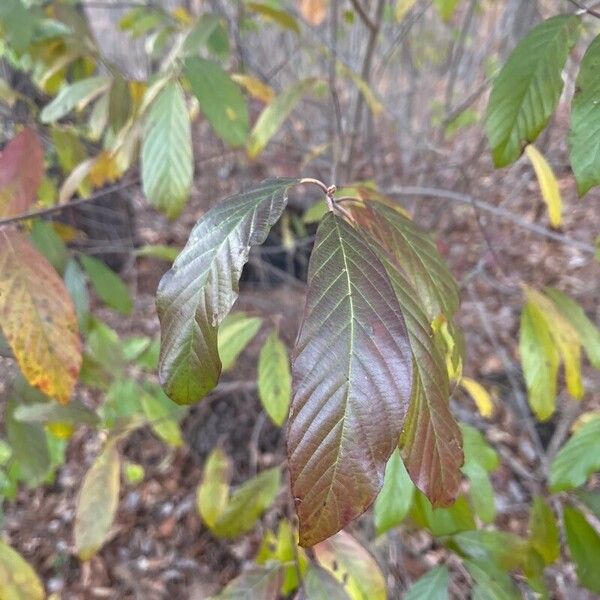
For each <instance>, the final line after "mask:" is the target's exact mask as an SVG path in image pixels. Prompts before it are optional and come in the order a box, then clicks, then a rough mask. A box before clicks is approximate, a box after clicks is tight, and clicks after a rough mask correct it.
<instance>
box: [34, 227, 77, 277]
mask: <svg viewBox="0 0 600 600" xmlns="http://www.w3.org/2000/svg"><path fill="white" fill-rule="evenodd" d="M31 241H32V242H33V245H34V246H35V247H36V248H37V249H38V250H39V251H40V252H41V253H42V254H43V255H44V257H45V258H46V260H47V261H48V262H49V263H50V264H51V265H52V266H53V267H54V268H55V269H56V270H57V271H58V272H59V273H64V270H65V267H66V266H67V262H68V260H69V253H68V251H67V247H66V246H65V244H64V242H63V241H62V240H61V239H60V236H59V235H58V233H56V231H55V229H54V227H52V225H51V223H48V222H47V221H40V220H39V219H36V220H35V221H34V222H33V226H32V228H31Z"/></svg>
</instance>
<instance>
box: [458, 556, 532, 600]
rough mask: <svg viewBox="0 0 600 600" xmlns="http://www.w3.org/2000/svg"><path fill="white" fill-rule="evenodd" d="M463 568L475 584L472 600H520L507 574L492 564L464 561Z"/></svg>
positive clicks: (520, 596) (519, 595)
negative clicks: (465, 568) (464, 567)
mask: <svg viewBox="0 0 600 600" xmlns="http://www.w3.org/2000/svg"><path fill="white" fill-rule="evenodd" d="M465 566H466V567H467V570H468V571H469V574H470V575H471V577H472V578H473V581H474V583H475V585H474V587H473V600H521V598H522V595H521V594H520V593H519V592H517V590H516V589H515V586H514V584H513V582H512V581H511V579H510V576H509V575H508V573H506V572H504V571H502V570H501V569H499V568H498V567H496V566H495V565H494V564H493V563H492V564H490V563H485V562H482V563H479V562H476V561H472V560H466V561H465Z"/></svg>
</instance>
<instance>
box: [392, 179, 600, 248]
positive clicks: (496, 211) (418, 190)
mask: <svg viewBox="0 0 600 600" xmlns="http://www.w3.org/2000/svg"><path fill="white" fill-rule="evenodd" d="M385 193H386V194H387V195H388V196H428V197H430V198H443V199H445V200H452V201H454V202H459V203H460V204H470V205H471V206H476V207H477V208H479V209H480V210H483V211H485V212H488V213H491V214H493V215H496V216H497V217H500V218H502V219H505V220H507V221H511V222H512V223H515V224H516V225H518V226H519V227H522V228H523V229H527V230H528V231H531V232H533V233H536V234H537V235H540V236H542V237H546V238H548V239H551V240H554V241H556V242H561V243H562V244H566V245H567V246H572V247H573V248H578V249H579V250H581V251H582V252H585V253H587V254H595V253H596V249H595V248H594V246H593V245H592V244H588V243H587V242H582V241H581V240H576V239H574V238H572V237H569V236H568V235H564V234H562V233H557V232H556V231H552V230H550V229H547V228H546V227H543V226H542V225H537V224H536V223H530V222H529V221H526V220H525V219H523V218H522V217H520V216H519V215H516V214H515V213H513V212H511V211H509V210H506V209H505V208H502V207H500V206H494V205H493V204H489V203H488V202H484V201H483V200H477V199H476V198H473V197H472V196H469V195H468V194H461V193H458V192H453V191H452V190H444V189H439V188H430V187H419V186H401V187H394V188H391V189H389V190H386V191H385Z"/></svg>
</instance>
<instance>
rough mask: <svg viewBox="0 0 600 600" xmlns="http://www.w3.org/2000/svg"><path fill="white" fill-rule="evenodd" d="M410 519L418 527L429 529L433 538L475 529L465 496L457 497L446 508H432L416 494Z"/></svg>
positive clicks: (421, 495) (425, 498) (423, 496)
mask: <svg viewBox="0 0 600 600" xmlns="http://www.w3.org/2000/svg"><path fill="white" fill-rule="evenodd" d="M410 517H411V519H412V520H413V521H414V522H415V523H416V524H417V525H418V526H419V527H421V528H424V529H429V531H430V532H431V534H432V535H433V536H435V537H443V536H447V535H452V534H454V533H458V532H461V531H469V530H471V529H475V519H474V517H473V511H472V510H471V507H470V506H469V502H468V501H467V499H466V497H465V496H459V497H458V498H457V499H456V501H455V502H454V503H453V504H451V505H450V506H449V507H448V508H433V506H432V505H431V502H430V501H429V500H428V499H427V497H426V496H425V495H423V494H422V493H421V492H417V493H416V494H415V499H414V503H413V506H412V509H411V511H410Z"/></svg>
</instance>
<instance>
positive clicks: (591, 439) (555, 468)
mask: <svg viewBox="0 0 600 600" xmlns="http://www.w3.org/2000/svg"><path fill="white" fill-rule="evenodd" d="M599 470H600V418H595V419H592V420H591V421H589V422H588V423H586V424H585V425H583V427H581V429H578V430H577V431H576V432H575V433H574V434H573V435H572V436H571V438H570V439H569V441H568V442H567V443H566V444H565V445H564V446H563V447H562V448H561V449H560V450H559V451H558V454H557V455H556V457H555V458H554V460H553V461H552V465H551V466H550V481H549V484H550V489H551V490H552V491H553V492H560V491H563V490H570V489H573V488H576V487H578V486H580V485H583V484H584V483H585V482H586V481H587V478H588V477H589V476H590V475H591V474H592V473H594V472H595V471H599Z"/></svg>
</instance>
